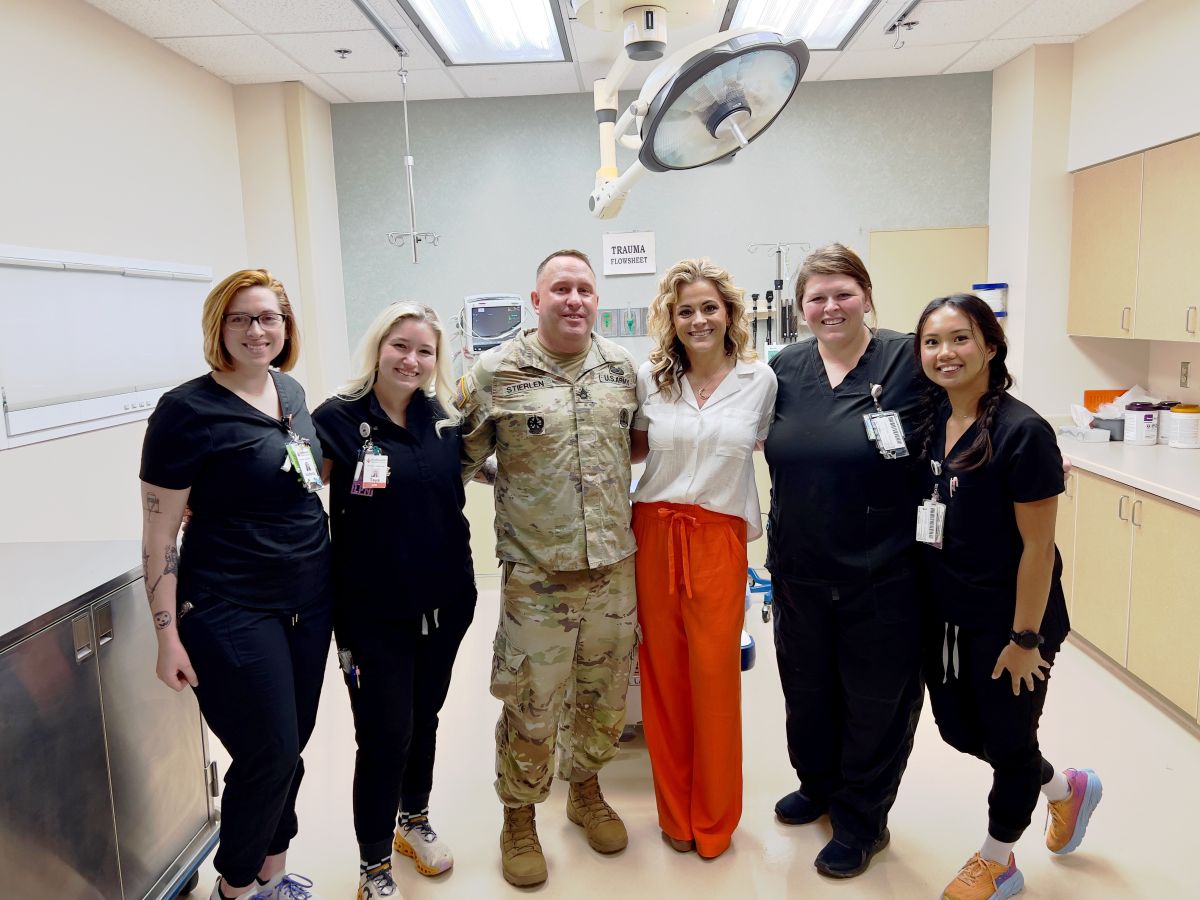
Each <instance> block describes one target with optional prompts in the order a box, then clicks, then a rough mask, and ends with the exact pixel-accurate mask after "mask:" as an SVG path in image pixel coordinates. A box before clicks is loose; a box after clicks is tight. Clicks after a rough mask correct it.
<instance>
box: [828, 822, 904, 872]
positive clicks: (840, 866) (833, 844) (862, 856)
mask: <svg viewBox="0 0 1200 900" xmlns="http://www.w3.org/2000/svg"><path fill="white" fill-rule="evenodd" d="M891 839H892V835H891V833H890V832H889V831H888V830H887V829H886V828H885V829H883V834H881V835H880V836H879V840H877V841H876V842H875V843H874V844H872V845H871V848H870V849H869V850H859V849H858V848H857V847H847V846H846V845H845V844H843V843H842V842H841V841H837V840H833V841H830V842H829V843H828V844H826V845H825V847H824V848H823V849H822V850H821V852H820V853H818V854H817V858H816V859H815V860H814V861H813V865H814V866H816V867H817V871H818V872H820V873H821V874H822V875H827V876H828V877H830V878H853V877H854V876H855V875H861V874H862V873H863V872H865V871H866V870H867V866H868V865H870V864H871V857H873V856H874V855H875V854H876V853H878V852H879V851H880V850H882V849H883V848H884V847H886V846H887V845H888V841H890V840H891Z"/></svg>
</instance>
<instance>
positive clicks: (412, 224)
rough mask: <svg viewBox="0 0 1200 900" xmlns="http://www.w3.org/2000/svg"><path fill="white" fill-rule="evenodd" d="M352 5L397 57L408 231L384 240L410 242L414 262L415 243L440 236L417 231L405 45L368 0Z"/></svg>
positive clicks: (356, 0) (433, 241)
mask: <svg viewBox="0 0 1200 900" xmlns="http://www.w3.org/2000/svg"><path fill="white" fill-rule="evenodd" d="M354 5H355V6H357V7H358V8H359V10H360V11H361V12H362V14H363V15H364V16H366V17H367V21H368V22H370V23H371V24H372V25H373V26H374V27H375V30H376V31H378V32H379V33H380V35H382V36H383V39H384V40H385V41H387V42H388V46H390V47H391V48H392V49H393V50H395V51H396V54H397V55H398V56H399V57H400V69H399V70H397V72H396V74H397V75H399V76H400V86H401V91H402V93H401V105H402V108H403V110H404V173H405V176H406V178H407V181H408V231H389V232H388V234H387V239H388V243H390V244H393V245H394V246H396V247H403V246H404V244H405V243H406V242H407V243H410V244H411V245H412V261H413V262H414V263H415V262H417V244H420V243H422V242H424V243H427V244H432V245H433V246H435V247H436V246H437V245H438V240H439V239H440V237H439V235H437V234H435V233H434V232H432V231H417V197H416V194H415V193H414V191H413V157H412V148H411V147H410V145H409V139H408V70H407V69H406V68H404V60H405V59H407V58H408V50H406V49H405V48H404V45H403V44H402V43H400V39H399V38H397V37H396V35H395V34H394V33H393V32H392V29H391V28H390V27H388V24H387V23H386V22H384V21H383V19H381V18H380V17H379V14H378V13H377V12H375V10H374V9H373V8H372V7H371V4H370V3H368V2H367V0H354Z"/></svg>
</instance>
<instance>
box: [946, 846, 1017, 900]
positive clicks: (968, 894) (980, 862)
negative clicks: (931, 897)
mask: <svg viewBox="0 0 1200 900" xmlns="http://www.w3.org/2000/svg"><path fill="white" fill-rule="evenodd" d="M1024 887H1025V878H1024V876H1022V875H1021V870H1020V869H1018V868H1017V859H1016V857H1015V856H1013V855H1012V854H1011V853H1010V854H1008V865H1007V866H1003V865H1001V864H1000V863H998V862H992V861H991V860H990V859H984V858H983V857H982V856H980V855H979V854H978V853H976V854H975V855H974V856H972V857H971V858H970V859H968V860H967V864H966V865H965V866H963V867H962V868H961V869H959V870H958V874H957V875H955V876H954V880H953V881H951V882H950V883H949V884H948V885H946V889H945V890H944V891H942V900H1004V898H1005V897H1012V896H1013V895H1015V894H1019V893H1021V890H1022V889H1023V888H1024Z"/></svg>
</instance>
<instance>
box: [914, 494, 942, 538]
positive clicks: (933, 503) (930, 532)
mask: <svg viewBox="0 0 1200 900" xmlns="http://www.w3.org/2000/svg"><path fill="white" fill-rule="evenodd" d="M945 526H946V504H945V503H942V502H941V501H940V500H938V499H937V494H936V493H935V494H934V496H933V498H931V499H929V500H926V501H925V502H924V503H922V504H921V505H920V506H918V507H917V540H918V541H920V542H921V543H922V544H928V545H929V546H931V547H933V548H935V549H937V550H941V549H942V534H943V529H944V528H945Z"/></svg>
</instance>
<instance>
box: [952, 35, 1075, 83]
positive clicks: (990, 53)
mask: <svg viewBox="0 0 1200 900" xmlns="http://www.w3.org/2000/svg"><path fill="white" fill-rule="evenodd" d="M1074 40H1075V38H1074V37H1073V36H1068V37H1054V38H1037V39H1036V40H1035V39H1034V38H1008V39H1007V40H1003V41H980V42H979V43H978V44H976V45H975V46H974V48H972V49H971V50H968V51H967V53H966V55H965V56H963V58H962V59H960V60H959V61H958V62H956V63H954V64H953V65H952V66H950V68H948V69H946V74H947V75H961V74H962V73H964V72H990V71H992V70H993V69H996V68H999V67H1000V66H1002V65H1004V64H1005V63H1006V62H1008V61H1009V60H1012V59H1016V58H1017V57H1018V56H1020V55H1021V54H1022V53H1024V52H1025V51H1026V50H1028V49H1029V48H1030V47H1032V46H1033V45H1034V44H1070V43H1071V42H1072V41H1074Z"/></svg>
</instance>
